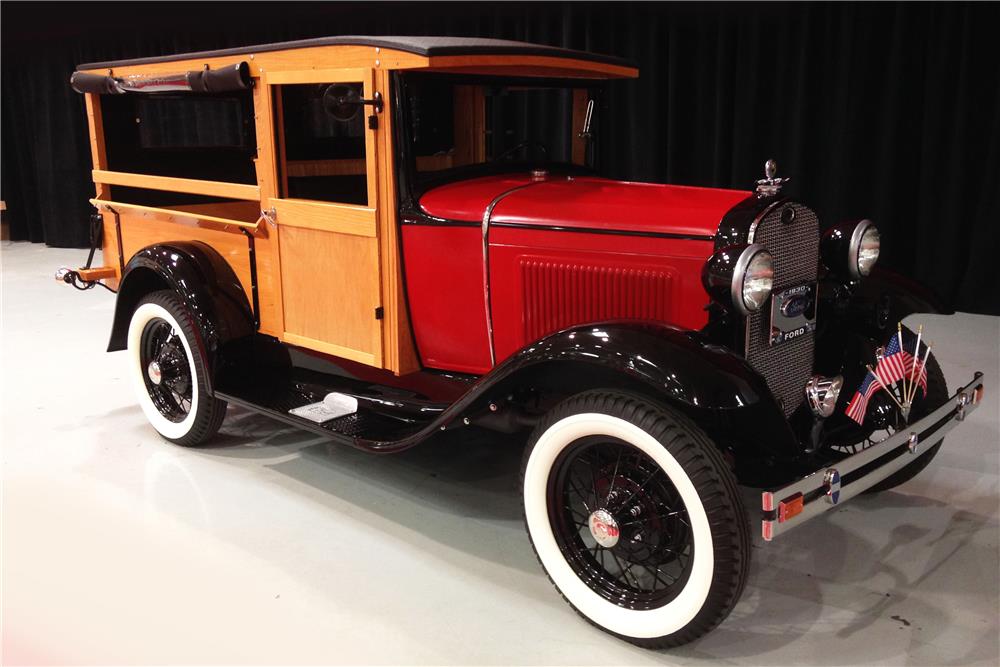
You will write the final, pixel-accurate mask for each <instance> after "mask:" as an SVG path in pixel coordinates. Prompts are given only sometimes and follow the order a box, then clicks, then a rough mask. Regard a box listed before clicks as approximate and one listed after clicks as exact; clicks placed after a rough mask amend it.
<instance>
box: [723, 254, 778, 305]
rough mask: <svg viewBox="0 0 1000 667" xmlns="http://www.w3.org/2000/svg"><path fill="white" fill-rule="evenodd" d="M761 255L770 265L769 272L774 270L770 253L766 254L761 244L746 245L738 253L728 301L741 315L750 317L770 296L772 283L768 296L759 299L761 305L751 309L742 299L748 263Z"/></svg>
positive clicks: (772, 287)
mask: <svg viewBox="0 0 1000 667" xmlns="http://www.w3.org/2000/svg"><path fill="white" fill-rule="evenodd" d="M761 253H763V254H764V255H766V256H767V259H768V262H769V263H770V264H771V270H772V271H773V270H774V258H773V257H772V256H771V253H770V252H768V250H767V248H766V247H764V245H763V244H760V243H753V244H751V245H748V246H747V247H746V248H745V249H744V250H743V252H741V253H740V257H739V259H737V260H736V266H735V267H734V268H733V280H732V284H731V285H730V293H729V295H730V299H731V300H732V302H733V306H734V307H735V308H736V310H738V311H739V312H740V314H742V315H750V314H751V313H755V312H757V311H758V310H760V309H761V308H762V307H763V305H764V303H765V302H767V300H768V298H770V296H771V291H772V290H773V289H774V283H773V282H772V284H771V287H770V288H769V289H768V294H767V296H765V297H764V298H763V299H761V305H760V306H758V307H756V308H753V307H750V306H748V305H747V303H746V300H745V299H744V298H743V292H744V286H745V284H746V277H747V269H748V268H749V267H750V263H751V262H752V261H753V260H754V259H755V258H756V257H757V256H758V255H760V254H761Z"/></svg>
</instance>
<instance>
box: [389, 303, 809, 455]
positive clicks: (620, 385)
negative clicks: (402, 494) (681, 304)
mask: <svg viewBox="0 0 1000 667" xmlns="http://www.w3.org/2000/svg"><path fill="white" fill-rule="evenodd" d="M595 388H612V389H622V390H627V391H631V392H635V393H640V394H642V395H644V396H647V397H649V398H650V399H652V400H654V401H658V402H661V403H664V404H667V405H670V406H672V407H675V408H676V409H678V410H679V411H681V412H683V413H685V414H686V415H687V416H688V417H690V418H691V419H692V420H694V421H695V422H696V423H697V424H699V425H700V426H701V427H702V428H703V429H705V430H706V432H707V433H708V435H709V436H710V437H711V438H712V439H713V441H715V442H716V444H717V445H718V446H719V447H720V448H722V449H726V450H729V451H730V452H731V453H732V454H733V456H734V457H736V458H737V459H740V458H743V459H744V460H751V461H753V462H754V463H755V464H756V463H759V464H761V465H767V463H766V462H768V461H778V460H789V459H792V458H795V457H796V456H799V455H801V453H802V448H801V446H800V445H799V443H798V441H797V439H796V438H795V436H794V434H793V432H792V430H791V428H790V427H789V424H788V421H787V420H786V419H785V417H784V413H783V412H782V410H781V408H779V407H778V404H777V402H776V401H775V399H774V397H773V395H772V394H771V391H770V390H769V389H768V387H767V383H766V382H765V380H764V379H763V378H762V377H761V376H760V374H758V373H757V372H756V371H755V370H754V369H753V368H752V367H751V366H750V365H749V364H748V363H747V362H746V360H744V359H743V358H742V357H739V356H737V355H736V354H733V352H731V351H730V350H728V349H727V348H724V347H721V346H719V345H714V344H711V343H710V342H708V341H707V340H706V339H705V338H704V336H702V335H701V334H700V333H698V332H695V331H690V330H686V329H681V328H678V327H673V326H669V325H665V324H658V323H640V322H606V323H600V324H588V325H582V326H577V327H573V328H570V329H565V330H563V331H559V332H558V333H554V334H551V335H549V336H546V337H545V338H542V339H541V340H539V341H536V342H534V343H532V344H530V345H527V346H525V347H524V348H522V349H521V350H520V351H518V352H517V353H515V354H514V355H512V356H511V357H509V358H508V359H506V360H505V361H504V362H503V363H501V364H500V365H499V366H497V367H496V368H494V369H493V370H492V371H491V372H489V373H488V374H486V375H484V376H482V377H481V378H479V380H478V381H476V383H475V384H474V385H473V386H472V387H471V388H470V389H469V391H468V392H467V393H466V394H465V395H464V396H462V398H460V399H459V400H458V401H456V402H455V403H453V404H452V405H450V406H449V407H448V408H447V409H446V410H444V412H443V413H442V414H441V415H440V417H439V418H438V419H436V420H435V421H434V423H433V424H431V425H430V427H429V428H428V429H426V431H425V432H423V433H420V434H417V435H416V436H415V438H413V439H408V440H409V441H408V442H400V443H395V445H390V446H389V447H387V448H386V449H387V450H388V449H396V448H399V449H403V448H405V447H406V446H410V445H412V444H415V442H414V441H415V440H419V439H422V438H423V437H426V435H429V434H430V433H432V432H434V431H435V430H437V429H438V428H442V427H447V425H448V424H451V423H453V422H455V421H459V420H460V419H461V418H462V416H463V415H467V414H470V413H471V414H475V413H477V412H482V411H483V409H484V408H485V406H486V405H487V404H489V403H491V402H503V399H504V397H505V396H507V395H508V394H510V393H512V392H515V391H517V390H521V389H534V390H537V391H539V392H540V393H542V394H543V395H544V394H556V395H570V394H575V393H579V392H581V391H585V390H588V389H595ZM371 444H374V447H372V448H373V449H381V448H382V446H384V445H382V446H380V445H379V444H375V443H371ZM737 466H738V467H739V461H737Z"/></svg>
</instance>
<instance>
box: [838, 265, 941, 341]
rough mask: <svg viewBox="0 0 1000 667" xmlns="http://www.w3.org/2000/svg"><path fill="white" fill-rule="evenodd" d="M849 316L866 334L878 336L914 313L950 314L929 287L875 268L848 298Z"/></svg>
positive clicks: (892, 328) (886, 270)
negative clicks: (850, 314)
mask: <svg viewBox="0 0 1000 667" xmlns="http://www.w3.org/2000/svg"><path fill="white" fill-rule="evenodd" d="M851 310H852V316H853V317H852V319H854V320H855V321H856V322H857V323H858V324H860V325H862V326H863V328H864V329H865V333H867V334H868V335H870V336H872V337H875V338H881V337H882V336H883V334H885V333H886V332H887V331H889V330H895V328H896V323H897V322H901V321H902V320H903V318H905V317H906V316H907V315H913V314H914V313H935V314H940V315H952V314H954V312H955V311H954V309H953V308H951V307H950V306H949V305H948V304H947V303H945V301H944V299H942V298H941V297H940V296H938V295H937V294H935V293H934V292H933V291H932V290H931V289H930V288H928V287H926V286H924V285H921V284H920V283H918V282H917V281H915V280H912V279H910V278H907V277H906V276H902V275H900V274H898V273H894V272H892V271H889V270H888V269H883V268H879V267H875V270H874V271H872V274H871V275H870V276H868V277H866V278H865V279H863V280H862V281H861V283H860V284H859V285H858V287H857V289H856V290H855V292H854V294H853V296H852V298H851Z"/></svg>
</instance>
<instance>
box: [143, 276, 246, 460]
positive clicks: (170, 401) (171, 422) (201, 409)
mask: <svg viewBox="0 0 1000 667" xmlns="http://www.w3.org/2000/svg"><path fill="white" fill-rule="evenodd" d="M128 354H129V360H130V364H131V371H132V383H133V386H134V388H135V392H136V397H137V398H138V401H139V405H140V406H141V407H142V411H143V413H144V414H145V415H146V418H147V419H148V420H149V423H150V424H152V426H153V428H155V429H156V430H157V432H159V434H160V435H162V436H163V437H164V438H166V439H167V440H170V441H171V442H174V443H177V444H178V445H184V446H192V445H198V444H201V443H203V442H204V441H206V440H207V439H208V438H210V437H212V436H213V435H215V432H216V431H218V430H219V427H220V426H221V425H222V420H223V419H224V418H225V415H226V403H225V401H220V400H219V399H217V398H215V397H213V396H210V395H209V394H208V381H207V378H208V370H207V364H206V362H205V359H204V356H203V354H202V353H201V350H200V347H199V346H198V339H197V336H196V335H195V324H194V321H193V320H192V318H191V315H190V313H188V311H187V308H186V307H185V306H184V303H183V302H182V301H181V300H180V298H179V297H178V296H177V295H176V294H174V293H173V292H171V291H168V290H164V291H160V292H153V293H152V294H149V295H147V296H146V297H144V298H143V299H142V300H141V301H140V302H139V305H138V306H137V307H136V309H135V311H134V312H133V313H132V320H131V322H130V323H129V329H128Z"/></svg>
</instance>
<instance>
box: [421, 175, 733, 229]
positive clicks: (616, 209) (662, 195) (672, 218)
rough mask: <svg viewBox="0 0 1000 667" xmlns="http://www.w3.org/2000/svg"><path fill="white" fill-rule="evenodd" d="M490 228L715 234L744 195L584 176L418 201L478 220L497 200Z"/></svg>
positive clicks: (446, 192)
mask: <svg viewBox="0 0 1000 667" xmlns="http://www.w3.org/2000/svg"><path fill="white" fill-rule="evenodd" d="M528 184H530V186H529V187H525V188H523V189H520V190H517V191H516V192H512V193H511V194H509V195H508V196H506V197H504V198H503V199H502V200H501V201H500V203H499V204H497V206H496V207H495V208H494V209H493V214H492V215H491V216H490V220H491V222H495V223H508V224H518V225H537V226H542V227H552V226H556V227H563V228H572V229H581V230H596V231H621V232H628V231H631V232H650V233H657V234H671V235H673V234H677V235H683V236H714V235H715V233H716V232H717V231H718V229H719V222H720V221H721V220H722V216H724V215H725V214H726V213H727V212H728V211H729V210H730V209H731V208H733V206H735V205H736V204H738V203H739V202H741V201H743V200H744V199H746V198H747V197H749V196H751V194H752V193H751V192H746V191H743V190H720V189H714V188H694V187H687V186H682V185H657V184H654V183H631V182H628V181H612V180H609V179H605V178H594V177H590V176H581V177H577V176H574V177H567V176H550V177H547V178H545V179H544V180H540V181H536V180H533V179H532V178H531V177H530V176H528V175H521V174H507V175H503V176H487V177H484V178H474V179H471V180H467V181H460V182H457V183H449V184H448V185H442V186H440V187H438V188H434V189H433V190H429V191H428V192H426V193H425V194H424V196H423V197H421V199H420V207H421V208H422V209H423V210H424V211H425V212H426V213H427V214H428V215H432V216H434V217H437V218H445V219H448V220H463V221H468V222H482V220H483V215H484V214H485V212H486V207H487V206H489V205H490V202H492V201H493V200H494V199H496V198H497V197H498V196H500V195H501V194H503V193H505V192H507V191H509V190H512V189H514V188H517V187H519V186H523V185H528Z"/></svg>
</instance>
